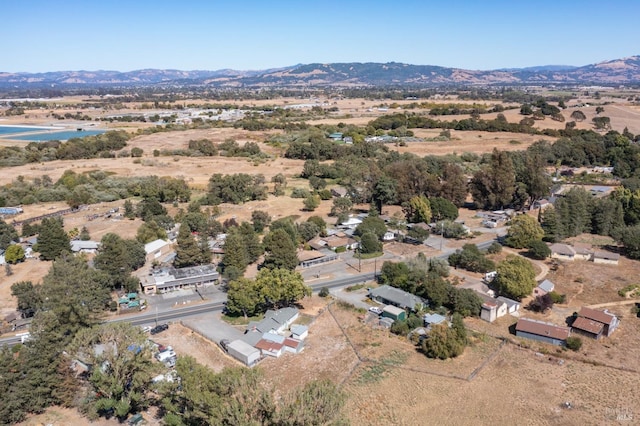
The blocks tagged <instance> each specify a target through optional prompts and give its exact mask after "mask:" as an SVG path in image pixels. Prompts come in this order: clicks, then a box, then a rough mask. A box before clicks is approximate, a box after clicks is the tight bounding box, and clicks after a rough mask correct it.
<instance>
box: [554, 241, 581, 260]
mask: <svg viewBox="0 0 640 426" xmlns="http://www.w3.org/2000/svg"><path fill="white" fill-rule="evenodd" d="M549 249H551V257H552V258H553V259H559V260H569V261H573V260H575V258H576V251H575V250H574V248H573V247H571V246H570V245H567V244H562V243H555V244H552V245H551V247H549Z"/></svg>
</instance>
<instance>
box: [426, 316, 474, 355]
mask: <svg viewBox="0 0 640 426" xmlns="http://www.w3.org/2000/svg"><path fill="white" fill-rule="evenodd" d="M464 346H465V345H464V342H463V341H461V339H460V337H459V335H458V332H457V331H456V330H454V329H452V328H450V327H449V326H448V325H447V324H438V325H434V326H432V327H431V332H430V333H429V338H428V339H424V340H423V341H422V351H423V352H424V354H425V355H426V356H427V357H428V358H437V359H448V358H455V357H457V356H458V355H460V354H462V352H464Z"/></svg>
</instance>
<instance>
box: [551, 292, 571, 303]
mask: <svg viewBox="0 0 640 426" xmlns="http://www.w3.org/2000/svg"><path fill="white" fill-rule="evenodd" d="M549 297H550V298H551V300H552V301H553V303H564V302H566V301H567V295H566V294H560V293H556V292H555V291H552V292H551V293H549Z"/></svg>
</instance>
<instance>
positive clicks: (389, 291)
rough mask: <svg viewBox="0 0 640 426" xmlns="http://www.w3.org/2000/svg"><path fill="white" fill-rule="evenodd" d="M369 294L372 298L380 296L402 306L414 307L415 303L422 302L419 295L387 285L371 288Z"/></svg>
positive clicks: (420, 303) (419, 303) (421, 303)
mask: <svg viewBox="0 0 640 426" xmlns="http://www.w3.org/2000/svg"><path fill="white" fill-rule="evenodd" d="M369 295H370V297H372V298H373V297H380V298H382V299H385V300H387V301H389V302H392V303H394V304H396V305H398V306H400V307H403V308H410V309H415V307H416V305H423V304H424V301H423V300H422V299H421V298H420V297H418V296H415V295H413V294H411V293H407V292H406V291H403V290H400V289H399V288H395V287H391V286H388V285H383V286H380V287H378V288H374V289H371V290H370V291H369Z"/></svg>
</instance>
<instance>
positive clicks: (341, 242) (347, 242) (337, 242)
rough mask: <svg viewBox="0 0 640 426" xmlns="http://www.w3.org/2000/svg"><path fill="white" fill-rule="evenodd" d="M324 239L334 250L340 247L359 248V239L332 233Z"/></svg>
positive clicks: (346, 248)
mask: <svg viewBox="0 0 640 426" xmlns="http://www.w3.org/2000/svg"><path fill="white" fill-rule="evenodd" d="M324 241H325V242H326V243H327V247H328V248H329V249H331V250H333V251H336V250H338V249H344V250H355V249H357V248H358V246H359V243H358V241H356V240H354V239H353V238H350V237H347V236H346V235H345V236H339V235H332V236H330V237H326V238H324Z"/></svg>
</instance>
